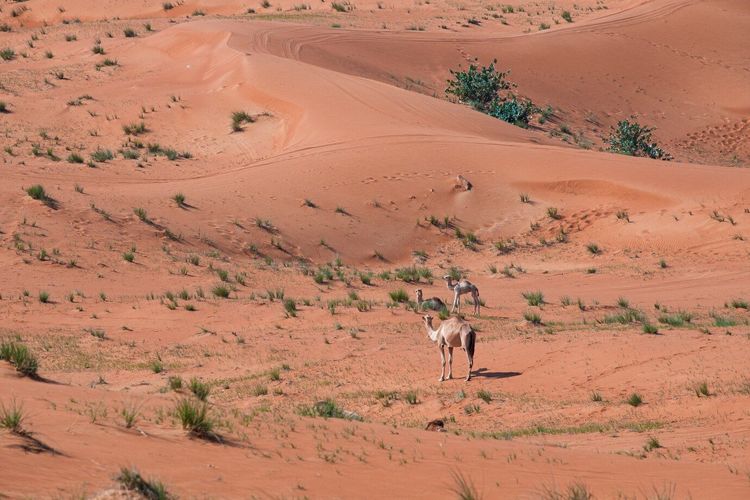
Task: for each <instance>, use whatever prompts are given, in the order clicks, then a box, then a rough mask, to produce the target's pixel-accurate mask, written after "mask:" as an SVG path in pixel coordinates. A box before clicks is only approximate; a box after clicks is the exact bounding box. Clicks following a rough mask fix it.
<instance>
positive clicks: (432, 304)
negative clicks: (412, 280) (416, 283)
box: [416, 288, 447, 311]
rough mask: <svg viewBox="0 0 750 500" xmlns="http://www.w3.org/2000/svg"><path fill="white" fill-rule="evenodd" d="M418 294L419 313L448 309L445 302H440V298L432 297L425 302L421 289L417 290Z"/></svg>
mask: <svg viewBox="0 0 750 500" xmlns="http://www.w3.org/2000/svg"><path fill="white" fill-rule="evenodd" d="M416 294H417V310H418V311H421V310H422V309H432V310H433V311H442V310H443V309H447V308H446V307H445V302H443V301H442V300H440V299H439V298H438V297H430V298H429V299H427V300H423V297H422V289H421V288H417V291H416Z"/></svg>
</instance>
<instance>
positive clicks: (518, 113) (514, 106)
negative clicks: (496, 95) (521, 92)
mask: <svg viewBox="0 0 750 500" xmlns="http://www.w3.org/2000/svg"><path fill="white" fill-rule="evenodd" d="M535 112H536V106H534V104H533V103H532V102H531V101H530V100H528V99H518V98H516V96H511V97H510V98H508V99H506V100H504V101H499V100H496V101H494V102H493V103H492V106H491V107H490V109H489V111H488V112H487V114H488V115H490V116H493V117H495V118H499V119H500V120H503V121H506V122H508V123H511V124H513V125H516V126H518V127H524V128H526V127H527V126H528V125H529V121H530V120H531V117H532V115H533V114H534V113H535Z"/></svg>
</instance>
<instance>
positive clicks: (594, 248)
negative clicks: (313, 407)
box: [586, 243, 602, 255]
mask: <svg viewBox="0 0 750 500" xmlns="http://www.w3.org/2000/svg"><path fill="white" fill-rule="evenodd" d="M586 250H588V251H589V253H590V254H591V255H599V254H600V253H602V249H601V247H599V245H597V244H596V243H588V244H587V245H586Z"/></svg>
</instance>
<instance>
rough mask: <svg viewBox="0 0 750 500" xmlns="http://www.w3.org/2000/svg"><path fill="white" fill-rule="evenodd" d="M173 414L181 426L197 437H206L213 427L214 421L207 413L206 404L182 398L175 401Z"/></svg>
mask: <svg viewBox="0 0 750 500" xmlns="http://www.w3.org/2000/svg"><path fill="white" fill-rule="evenodd" d="M175 414H176V415H177V418H178V419H179V420H180V423H181V424H182V428H183V429H185V430H186V431H188V432H189V433H190V434H193V435H195V436H198V437H208V436H210V435H211V431H212V430H213V428H214V421H213V419H212V418H211V417H210V416H209V414H208V404H207V403H206V402H203V401H196V400H193V399H189V398H184V399H182V400H180V401H179V402H178V403H177V407H176V408H175Z"/></svg>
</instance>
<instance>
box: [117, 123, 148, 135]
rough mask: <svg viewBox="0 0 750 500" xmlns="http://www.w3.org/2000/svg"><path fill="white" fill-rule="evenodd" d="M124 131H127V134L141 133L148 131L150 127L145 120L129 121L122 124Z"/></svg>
mask: <svg viewBox="0 0 750 500" xmlns="http://www.w3.org/2000/svg"><path fill="white" fill-rule="evenodd" d="M122 131H123V132H125V135H141V134H145V133H146V132H148V128H147V127H146V124H145V123H144V122H139V123H129V124H127V125H123V126H122Z"/></svg>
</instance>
